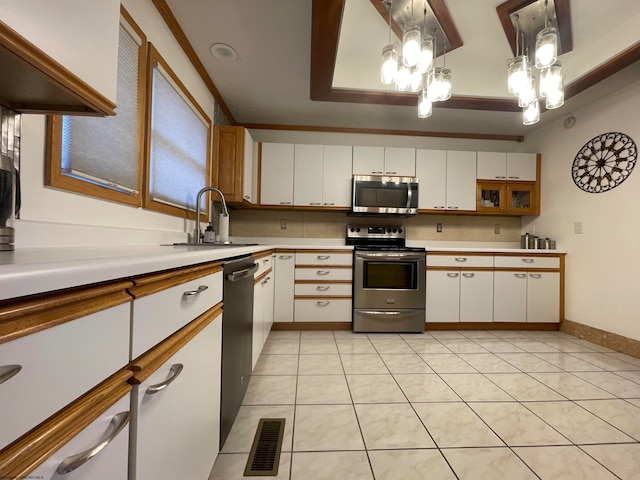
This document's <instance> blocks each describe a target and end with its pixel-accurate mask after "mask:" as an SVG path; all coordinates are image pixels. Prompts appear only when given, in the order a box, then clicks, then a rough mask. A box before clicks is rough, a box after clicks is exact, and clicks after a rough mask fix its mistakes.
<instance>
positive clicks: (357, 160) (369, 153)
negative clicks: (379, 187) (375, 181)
mask: <svg viewBox="0 0 640 480" xmlns="http://www.w3.org/2000/svg"><path fill="white" fill-rule="evenodd" d="M353 174H354V175H384V147H359V146H356V147H353Z"/></svg>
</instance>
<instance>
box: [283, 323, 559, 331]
mask: <svg viewBox="0 0 640 480" xmlns="http://www.w3.org/2000/svg"><path fill="white" fill-rule="evenodd" d="M558 328H559V327H558V324H557V323H520V322H501V323H493V322H458V323H446V322H441V323H425V324H424V329H425V330H550V331H552V330H558ZM271 329H272V330H293V331H296V330H300V331H302V330H305V331H308V330H351V322H274V323H273V327H271Z"/></svg>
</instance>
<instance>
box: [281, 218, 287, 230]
mask: <svg viewBox="0 0 640 480" xmlns="http://www.w3.org/2000/svg"><path fill="white" fill-rule="evenodd" d="M286 229H287V219H286V218H283V219H281V220H280V230H286Z"/></svg>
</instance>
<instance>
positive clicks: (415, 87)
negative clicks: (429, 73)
mask: <svg viewBox="0 0 640 480" xmlns="http://www.w3.org/2000/svg"><path fill="white" fill-rule="evenodd" d="M422 77H423V75H422V74H421V73H420V72H419V71H418V69H417V68H416V67H413V68H411V69H410V70H409V90H411V91H412V92H419V91H420V89H421V88H422Z"/></svg>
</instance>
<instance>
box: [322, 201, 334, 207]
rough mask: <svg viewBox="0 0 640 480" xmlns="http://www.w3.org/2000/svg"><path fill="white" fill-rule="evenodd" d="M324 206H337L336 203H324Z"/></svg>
mask: <svg viewBox="0 0 640 480" xmlns="http://www.w3.org/2000/svg"><path fill="white" fill-rule="evenodd" d="M323 205H329V206H331V205H335V203H334V202H325V203H323Z"/></svg>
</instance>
